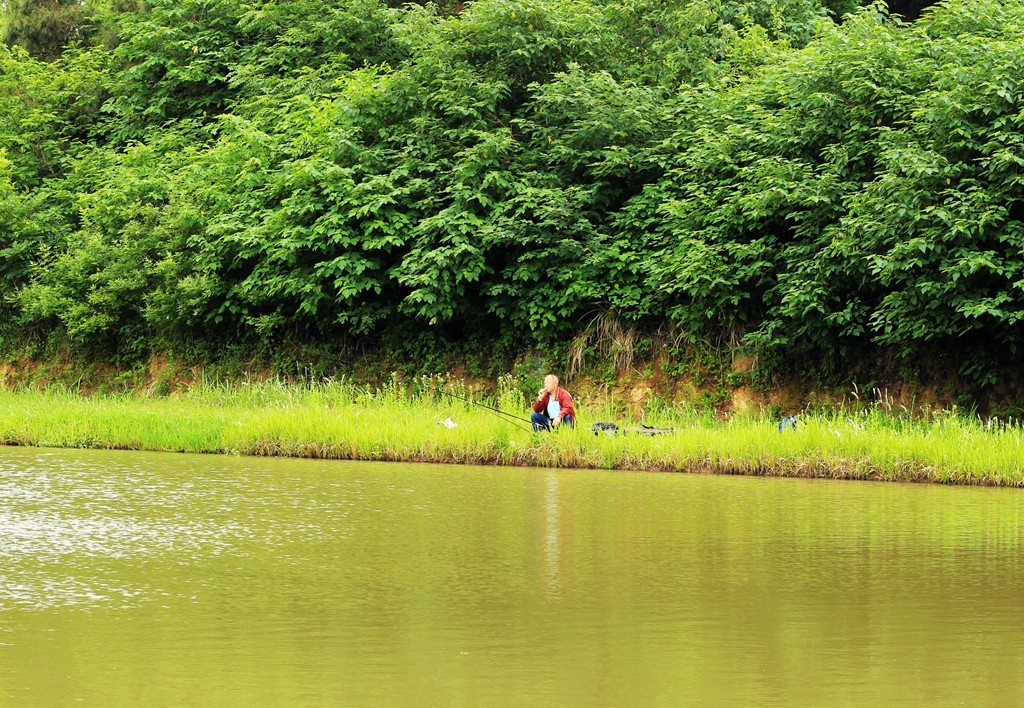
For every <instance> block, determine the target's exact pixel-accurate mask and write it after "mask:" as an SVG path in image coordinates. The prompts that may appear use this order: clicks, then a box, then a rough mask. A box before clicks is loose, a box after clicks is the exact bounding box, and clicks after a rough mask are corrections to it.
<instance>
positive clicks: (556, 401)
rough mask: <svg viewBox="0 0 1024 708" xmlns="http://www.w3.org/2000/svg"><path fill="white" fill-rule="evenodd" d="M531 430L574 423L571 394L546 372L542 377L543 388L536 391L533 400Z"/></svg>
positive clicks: (554, 377) (574, 414)
mask: <svg viewBox="0 0 1024 708" xmlns="http://www.w3.org/2000/svg"><path fill="white" fill-rule="evenodd" d="M532 421H533V430H534V432H539V431H541V430H550V429H551V428H553V427H554V428H557V427H558V426H559V425H561V424H562V423H565V424H566V425H568V426H569V427H570V428H571V427H573V426H574V425H575V424H576V409H575V408H573V407H572V396H570V395H569V392H568V391H566V390H565V389H564V388H562V387H561V386H559V385H558V377H557V376H555V375H554V374H548V375H547V376H545V377H544V388H542V389H541V390H540V391H538V392H537V400H536V401H534V402H533V418H532Z"/></svg>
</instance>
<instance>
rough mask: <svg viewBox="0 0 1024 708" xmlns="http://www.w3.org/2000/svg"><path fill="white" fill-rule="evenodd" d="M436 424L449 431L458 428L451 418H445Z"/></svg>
mask: <svg viewBox="0 0 1024 708" xmlns="http://www.w3.org/2000/svg"><path fill="white" fill-rule="evenodd" d="M437 424H438V425H443V426H444V427H446V428H448V429H449V430H451V429H452V428H457V427H459V424H458V423H456V422H455V421H454V420H452V419H451V418H445V419H444V420H439V421H437Z"/></svg>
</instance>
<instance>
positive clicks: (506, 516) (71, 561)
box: [0, 448, 1024, 706]
mask: <svg viewBox="0 0 1024 708" xmlns="http://www.w3.org/2000/svg"><path fill="white" fill-rule="evenodd" d="M1022 550H1024V492H1021V491H1017V490H1007V489H973V488H947V487H938V486H917V485H903V484H876V483H864V482H827V481H808V480H781V479H756V478H738V477H711V476H690V475H673V474H639V473H623V472H597V471H556V470H542V469H516V468H480V467H457V466H443V465H411V464H383V463H351V462H319V461H308V460H278V459H273V460H261V459H253V458H232V457H201V456H189V455H170V454H141V453H125V452H96V451H92V452H90V451H55V450H39V449H18V448H0V705H3V706H57V705H102V706H139V705H162V706H172V705H203V706H217V705H244V704H248V705H289V706H294V705H300V706H301V705H467V706H469V705H472V706H477V705H524V704H526V705H600V706H636V705H680V704H700V705H839V704H842V705H858V704H859V705H877V704H879V703H885V704H888V705H922V706H923V705H929V706H930V705H961V704H962V705H1007V706H1009V705H1022V704H1024V671H1022V666H1024V575H1022V571H1024V562H1022V560H1021V556H1022Z"/></svg>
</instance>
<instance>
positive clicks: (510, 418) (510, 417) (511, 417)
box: [422, 384, 533, 433]
mask: <svg viewBox="0 0 1024 708" xmlns="http://www.w3.org/2000/svg"><path fill="white" fill-rule="evenodd" d="M422 386H423V387H424V388H429V389H430V390H431V391H434V392H435V393H439V394H441V395H442V396H451V397H452V398H454V399H456V400H459V401H462V402H463V403H469V404H470V405H474V406H476V407H477V408H483V409H484V410H488V411H490V412H491V413H494V414H495V415H498V416H504V417H505V419H506V420H505V422H506V423H512V425H514V426H516V427H517V428H522V429H523V430H525V431H527V432H530V433H532V432H533V427H532V426H533V421H528V420H526V418H520V417H519V416H517V415H512V414H511V413H506V412H505V411H503V410H501V409H500V408H495V407H494V406H488V405H484V404H483V403H477V402H476V401H471V400H469V399H468V398H463V397H462V396H456V395H455V394H454V393H450V392H448V391H442V390H441V389H439V388H434V387H433V386H429V385H427V384H422ZM520 422H523V423H530V425H531V427H529V428H527V427H526V426H523V425H520V424H519V423H520Z"/></svg>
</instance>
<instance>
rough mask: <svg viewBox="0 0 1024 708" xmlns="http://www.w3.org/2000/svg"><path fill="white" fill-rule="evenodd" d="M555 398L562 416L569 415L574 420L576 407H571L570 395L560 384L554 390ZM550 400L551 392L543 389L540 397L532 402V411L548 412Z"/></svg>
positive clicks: (545, 413)
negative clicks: (560, 408)
mask: <svg viewBox="0 0 1024 708" xmlns="http://www.w3.org/2000/svg"><path fill="white" fill-rule="evenodd" d="M555 399H556V400H557V401H558V405H560V406H561V407H562V414H561V415H562V417H563V418H564V417H565V416H567V415H571V416H572V419H573V420H576V409H575V408H573V407H572V396H570V395H569V392H568V391H566V390H565V389H564V388H562V387H561V386H559V387H558V390H557V391H556V392H555ZM549 400H551V394H550V393H548V392H547V391H545V392H544V393H543V394H542V395H541V397H540V398H538V399H537V400H536V401H534V402H533V412H534V413H543V414H544V415H547V414H548V401H549Z"/></svg>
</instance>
